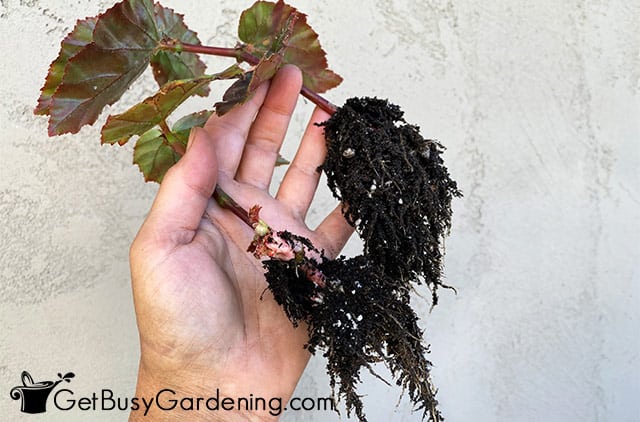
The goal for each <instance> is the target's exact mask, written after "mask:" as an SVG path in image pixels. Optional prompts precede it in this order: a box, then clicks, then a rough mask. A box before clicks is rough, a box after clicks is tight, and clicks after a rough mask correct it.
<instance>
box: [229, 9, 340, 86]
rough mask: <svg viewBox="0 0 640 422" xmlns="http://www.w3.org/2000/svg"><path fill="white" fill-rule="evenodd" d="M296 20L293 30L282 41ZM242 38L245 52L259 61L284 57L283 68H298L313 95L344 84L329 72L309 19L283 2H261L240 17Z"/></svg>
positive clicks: (239, 30) (239, 29)
mask: <svg viewBox="0 0 640 422" xmlns="http://www.w3.org/2000/svg"><path fill="white" fill-rule="evenodd" d="M292 17H294V19H293V28H292V30H291V31H290V33H289V34H287V36H286V39H285V40H282V34H284V33H287V32H288V28H287V27H288V25H289V24H290V23H291V22H292ZM238 36H239V37H240V39H241V40H242V41H243V42H244V43H246V44H247V45H246V46H245V50H246V51H248V52H249V53H251V54H252V55H254V56H255V57H258V58H260V59H261V58H262V57H264V56H265V55H269V54H273V53H276V52H277V53H278V54H282V55H283V57H284V59H283V61H282V64H286V63H291V64H295V65H296V66H298V67H299V68H300V69H301V70H302V73H303V80H304V85H305V86H306V87H307V88H309V89H311V90H313V91H316V92H319V93H321V92H324V91H327V90H328V89H331V88H333V87H335V86H337V85H339V84H340V82H342V78H341V77H340V76H339V75H337V74H336V73H334V72H333V71H331V70H329V69H327V59H326V54H325V52H324V50H323V49H322V47H321V46H320V42H319V41H318V34H316V32H315V31H314V30H313V29H312V28H311V27H310V26H309V24H308V23H307V18H306V15H305V14H303V13H300V12H298V11H297V10H296V9H295V8H293V7H291V6H289V5H286V4H285V3H284V2H282V1H281V0H280V1H278V2H277V3H271V2H266V1H258V2H256V3H255V4H254V5H253V6H251V7H250V8H249V9H247V10H245V11H244V12H243V13H242V16H241V17H240V25H239V27H238Z"/></svg>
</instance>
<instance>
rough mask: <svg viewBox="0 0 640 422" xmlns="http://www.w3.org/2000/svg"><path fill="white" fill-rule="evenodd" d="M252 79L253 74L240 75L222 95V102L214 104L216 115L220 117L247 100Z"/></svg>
mask: <svg viewBox="0 0 640 422" xmlns="http://www.w3.org/2000/svg"><path fill="white" fill-rule="evenodd" d="M252 78H253V72H246V73H245V74H244V75H241V76H240V77H239V78H238V80H237V81H235V82H234V83H233V84H231V86H230V87H229V89H227V90H226V91H225V93H224V94H223V95H222V101H218V102H217V103H215V104H214V108H215V109H216V114H218V115H219V116H222V115H223V114H226V113H227V112H229V110H231V109H232V108H233V107H235V106H236V105H238V104H241V103H243V102H245V101H246V100H248V99H249V95H250V92H249V85H250V84H251V79H252Z"/></svg>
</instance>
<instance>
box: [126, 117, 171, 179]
mask: <svg viewBox="0 0 640 422" xmlns="http://www.w3.org/2000/svg"><path fill="white" fill-rule="evenodd" d="M178 160H180V154H178V153H177V152H175V151H174V150H173V149H172V148H171V146H169V142H168V141H167V138H166V137H165V136H164V134H163V133H162V131H161V130H160V129H155V128H154V129H151V130H149V131H148V132H146V133H144V134H143V135H142V136H141V137H140V138H139V139H138V142H136V146H135V148H134V150H133V162H134V163H135V164H137V165H138V167H139V168H140V171H141V172H142V174H143V175H144V180H145V181H147V182H158V183H161V182H162V179H163V178H164V175H165V174H166V173H167V170H169V169H170V168H171V166H173V165H174V164H175V163H177V162H178Z"/></svg>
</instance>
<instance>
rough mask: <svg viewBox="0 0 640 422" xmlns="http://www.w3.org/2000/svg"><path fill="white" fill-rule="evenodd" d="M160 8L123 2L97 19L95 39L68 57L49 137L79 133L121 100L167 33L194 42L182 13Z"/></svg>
mask: <svg viewBox="0 0 640 422" xmlns="http://www.w3.org/2000/svg"><path fill="white" fill-rule="evenodd" d="M158 10H159V11H160V12H161V13H159V14H158V15H155V14H154V12H155V11H156V9H155V8H154V5H153V3H152V1H151V0H125V1H122V2H120V3H118V4H116V5H115V6H113V7H112V8H111V9H109V10H107V11H106V12H105V13H104V14H102V15H100V16H99V17H98V18H97V22H96V24H95V28H94V31H93V42H91V43H89V44H87V45H86V46H84V47H83V48H82V49H81V50H80V51H79V52H77V54H75V55H74V56H72V57H71V58H70V59H69V60H68V62H67V65H66V67H65V70H64V75H63V77H62V81H61V82H60V84H59V86H58V88H57V90H56V91H55V93H54V94H53V97H52V101H51V105H50V108H49V114H50V119H49V134H50V135H59V134H62V133H67V132H71V133H76V132H77V131H78V130H80V128H81V127H82V126H84V125H85V124H92V123H94V122H95V121H96V119H97V118H98V116H99V114H100V113H101V111H102V109H103V108H104V107H105V106H106V105H109V104H113V103H114V102H115V101H117V100H118V99H119V98H120V96H121V95H122V94H123V93H124V91H125V90H126V89H127V88H128V87H129V86H130V85H131V83H132V82H133V81H134V80H135V79H137V78H138V76H140V74H141V73H142V72H143V71H144V69H145V68H146V67H147V66H148V65H149V62H150V61H151V57H152V56H153V55H155V54H156V47H157V46H158V44H159V43H160V41H161V40H162V38H163V37H164V36H167V37H172V38H177V39H180V37H181V36H187V38H188V40H189V41H193V38H192V37H193V36H195V34H193V33H192V32H190V31H185V30H184V29H185V27H184V26H183V25H178V24H177V22H181V17H179V16H177V15H176V14H174V13H173V12H172V11H171V10H169V9H162V8H161V9H158ZM174 30H175V31H176V32H175V33H173V32H172V31H174ZM170 62H171V63H172V65H173V64H174V62H173V61H170ZM194 69H196V70H197V69H198V66H195V67H194ZM192 70H193V69H192ZM178 74H179V73H175V72H174V73H173V74H172V76H167V75H168V74H167V75H164V77H167V78H169V77H173V76H175V75H178Z"/></svg>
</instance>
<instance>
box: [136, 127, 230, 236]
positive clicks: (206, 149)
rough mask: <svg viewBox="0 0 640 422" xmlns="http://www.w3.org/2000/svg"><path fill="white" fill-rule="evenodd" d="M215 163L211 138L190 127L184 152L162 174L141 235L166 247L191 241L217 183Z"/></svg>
mask: <svg viewBox="0 0 640 422" xmlns="http://www.w3.org/2000/svg"><path fill="white" fill-rule="evenodd" d="M217 173H218V165H217V160H216V154H215V148H214V144H213V141H212V139H211V138H210V137H209V135H208V134H207V132H206V131H204V130H202V129H201V128H193V129H192V130H191V134H190V135H189V142H188V144H187V151H186V153H185V155H184V156H183V157H182V158H181V159H180V161H178V163H176V164H175V165H174V166H173V167H172V168H171V169H169V171H168V172H167V174H166V175H165V177H164V179H163V181H162V184H161V185H160V189H159V190H158V194H157V196H156V199H155V201H154V203H153V206H152V207H151V211H150V212H149V216H148V217H147V220H146V221H145V222H144V224H143V225H142V228H141V229H140V236H147V235H149V236H152V238H153V239H155V240H157V241H160V242H161V243H163V244H165V245H166V246H168V247H173V246H175V245H179V244H186V243H189V242H191V240H192V239H193V237H194V236H195V232H196V230H197V229H198V226H199V224H200V220H201V219H202V216H203V215H204V212H205V210H206V208H207V204H208V202H209V199H210V198H211V195H212V194H213V190H214V188H215V185H216V179H217Z"/></svg>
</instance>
